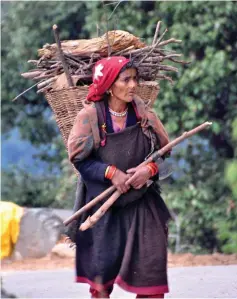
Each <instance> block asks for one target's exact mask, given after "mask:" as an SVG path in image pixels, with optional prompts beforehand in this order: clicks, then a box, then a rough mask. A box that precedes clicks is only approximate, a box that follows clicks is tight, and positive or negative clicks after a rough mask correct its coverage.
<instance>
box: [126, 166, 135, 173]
mask: <svg viewBox="0 0 237 299" xmlns="http://www.w3.org/2000/svg"><path fill="white" fill-rule="evenodd" d="M136 170H137V167H133V168H130V169H128V170H127V171H126V172H127V173H132V174H133V173H135V172H136Z"/></svg>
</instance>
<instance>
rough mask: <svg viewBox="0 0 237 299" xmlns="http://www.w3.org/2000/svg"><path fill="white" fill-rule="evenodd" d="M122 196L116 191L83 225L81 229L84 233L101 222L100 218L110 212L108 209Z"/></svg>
mask: <svg viewBox="0 0 237 299" xmlns="http://www.w3.org/2000/svg"><path fill="white" fill-rule="evenodd" d="M120 195H121V193H120V191H118V190H116V191H115V192H114V193H113V194H112V195H111V196H110V198H109V199H108V200H107V201H106V202H105V203H104V204H103V205H102V206H101V207H100V208H99V209H98V210H97V211H96V212H95V213H94V214H93V215H92V216H89V217H88V218H87V219H86V221H85V222H83V223H82V224H81V226H80V228H79V229H80V230H81V231H84V230H87V229H88V228H90V227H92V226H94V224H95V223H96V222H98V221H99V220H100V218H101V217H102V216H103V215H104V214H105V213H106V212H107V211H108V209H109V208H110V207H111V206H112V204H113V203H114V202H115V201H116V200H117V199H118V198H119V197H120Z"/></svg>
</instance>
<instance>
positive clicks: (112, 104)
mask: <svg viewBox="0 0 237 299" xmlns="http://www.w3.org/2000/svg"><path fill="white" fill-rule="evenodd" d="M108 103H109V108H110V109H112V110H113V111H115V112H119V113H120V112H123V111H125V110H126V108H127V103H126V102H124V101H121V100H119V99H116V98H110V99H109V102H108Z"/></svg>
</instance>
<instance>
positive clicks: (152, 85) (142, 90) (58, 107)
mask: <svg viewBox="0 0 237 299" xmlns="http://www.w3.org/2000/svg"><path fill="white" fill-rule="evenodd" d="M159 90H160V88H159V85H158V83H157V82H153V81H149V82H143V83H140V84H139V86H138V87H137V90H136V94H137V95H138V96H139V97H140V98H142V99H143V100H144V102H145V103H146V105H149V106H151V107H152V106H153V103H154V101H155V99H156V98H157V96H158V93H159ZM87 93H88V86H75V87H70V88H64V89H61V90H53V91H50V92H47V93H46V94H45V97H46V99H47V101H48V103H49V105H50V106H51V108H52V110H53V113H54V116H55V120H56V123H57V125H58V127H59V130H60V132H61V134H62V137H63V141H64V144H65V146H66V148H67V140H68V136H69V133H70V131H71V128H72V126H73V123H74V120H75V118H76V115H77V113H78V112H79V111H80V110H81V109H82V108H83V101H84V100H85V98H86V96H87Z"/></svg>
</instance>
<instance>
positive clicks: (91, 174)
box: [73, 157, 109, 182]
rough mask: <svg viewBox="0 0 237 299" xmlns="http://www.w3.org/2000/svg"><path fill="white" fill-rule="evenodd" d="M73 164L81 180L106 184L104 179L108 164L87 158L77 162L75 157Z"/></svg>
mask: <svg viewBox="0 0 237 299" xmlns="http://www.w3.org/2000/svg"><path fill="white" fill-rule="evenodd" d="M73 164H74V166H75V167H76V169H77V170H78V171H79V172H80V174H81V176H82V178H83V180H85V181H86V180H92V181H100V182H108V180H107V179H106V178H105V171H106V169H107V167H108V166H109V164H106V163H103V162H102V161H99V160H96V159H95V158H94V157H88V158H86V159H85V160H83V161H77V160H76V157H75V159H74V161H73Z"/></svg>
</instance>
